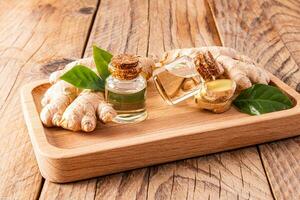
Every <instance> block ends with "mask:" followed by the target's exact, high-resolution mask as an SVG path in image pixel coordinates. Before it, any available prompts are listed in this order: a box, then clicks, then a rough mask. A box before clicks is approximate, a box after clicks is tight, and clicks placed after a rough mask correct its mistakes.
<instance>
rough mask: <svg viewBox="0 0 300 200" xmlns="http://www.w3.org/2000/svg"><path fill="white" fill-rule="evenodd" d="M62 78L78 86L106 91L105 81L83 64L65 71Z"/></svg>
mask: <svg viewBox="0 0 300 200" xmlns="http://www.w3.org/2000/svg"><path fill="white" fill-rule="evenodd" d="M60 79H62V80H64V81H66V82H68V83H70V84H72V85H74V86H75V87H78V88H82V89H91V90H97V91H104V84H105V81H104V80H102V79H101V78H100V77H99V76H98V75H97V74H96V73H95V72H93V71H92V70H91V69H89V68H88V67H85V66H83V65H76V66H75V67H73V68H72V69H70V70H69V71H67V72H66V73H64V74H63V75H62V76H61V77H60Z"/></svg>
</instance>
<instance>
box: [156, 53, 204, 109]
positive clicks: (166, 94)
mask: <svg viewBox="0 0 300 200" xmlns="http://www.w3.org/2000/svg"><path fill="white" fill-rule="evenodd" d="M153 80H154V83H155V85H156V88H157V90H158V91H159V93H160V95H161V96H162V97H163V99H164V100H165V101H166V102H167V103H168V104H170V105H172V104H177V103H179V102H181V101H183V100H185V99H187V98H189V97H192V96H194V95H195V94H197V92H198V91H199V90H200V89H201V87H202V84H201V83H203V82H204V81H203V79H202V77H201V76H200V74H199V73H198V71H197V69H196V66H195V63H194V61H193V59H192V58H190V57H189V56H182V57H180V58H178V59H176V60H175V61H174V62H172V63H169V64H166V65H164V66H163V67H161V68H158V69H156V70H155V71H154V72H153Z"/></svg>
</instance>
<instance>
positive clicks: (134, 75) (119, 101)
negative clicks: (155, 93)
mask: <svg viewBox="0 0 300 200" xmlns="http://www.w3.org/2000/svg"><path fill="white" fill-rule="evenodd" d="M109 71H110V72H111V75H110V76H109V77H108V78H107V79H106V85H105V97H106V101H107V102H108V103H110V104H111V105H112V106H113V108H114V109H115V110H116V112H117V116H116V117H115V118H114V121H115V122H117V123H133V122H140V121H143V120H144V119H146V118H147V111H146V90H147V81H146V80H145V78H144V77H143V76H141V75H140V71H141V69H140V67H139V65H138V58H137V57H136V56H133V55H128V54H121V55H117V56H114V57H113V58H112V60H111V63H110V64H109Z"/></svg>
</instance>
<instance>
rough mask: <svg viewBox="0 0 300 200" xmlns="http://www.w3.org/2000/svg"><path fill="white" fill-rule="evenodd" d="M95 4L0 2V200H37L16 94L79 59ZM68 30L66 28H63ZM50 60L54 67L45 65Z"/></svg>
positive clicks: (37, 186) (32, 164) (34, 171)
mask: <svg viewBox="0 0 300 200" xmlns="http://www.w3.org/2000/svg"><path fill="white" fill-rule="evenodd" d="M95 5H96V1H95V0H88V1H79V0H76V1H72V2H70V1H66V0H63V1H54V0H28V1H17V0H16V1H15V0H11V1H0V13H1V17H0V35H1V37H0V57H1V59H0V93H1V95H0V119H1V126H0V137H1V139H0V146H1V148H0V163H1V164H0V199H1V198H2V199H36V198H37V197H38V195H39V192H40V189H41V184H42V177H41V175H40V173H39V170H38V167H37V164H36V161H35V158H34V154H33V151H32V147H31V143H30V140H29V137H28V134H27V128H26V125H25V122H24V120H23V115H22V111H21V105H20V98H19V96H20V95H19V89H20V88H21V87H22V85H24V84H25V83H27V82H29V81H32V80H37V79H40V78H42V77H44V78H45V77H46V76H48V74H49V72H50V71H53V70H55V69H56V68H57V67H59V64H62V63H65V60H68V59H67V58H70V57H73V56H74V57H78V56H80V55H81V51H82V48H83V47H84V44H85V38H86V36H87V33H88V29H89V24H90V21H91V17H92V15H91V14H88V13H86V12H83V11H82V10H80V9H81V8H85V9H88V10H91V11H93V9H94V8H95ZM62 27H66V28H62ZM49 61H52V65H45V63H47V62H49Z"/></svg>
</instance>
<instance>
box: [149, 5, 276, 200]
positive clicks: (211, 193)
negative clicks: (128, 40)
mask: <svg viewBox="0 0 300 200" xmlns="http://www.w3.org/2000/svg"><path fill="white" fill-rule="evenodd" d="M150 10H157V12H156V13H157V16H155V14H154V15H153V16H152V15H150V27H151V28H150V37H149V54H159V53H161V52H163V51H164V50H168V49H171V48H178V47H180V48H183V47H191V46H201V45H221V42H220V41H219V38H218V37H217V36H215V35H216V30H215V24H214V22H213V20H212V16H211V13H210V12H209V9H208V5H207V4H206V3H205V1H163V2H162V1H151V2H150ZM153 27H154V28H153ZM155 27H157V28H156V29H155ZM159 41H160V42H159ZM148 197H149V199H249V198H253V199H272V194H271V192H270V188H269V185H268V182H267V179H266V175H265V173H264V170H263V167H262V164H261V160H260V158H259V155H258V152H257V149H256V148H248V149H243V150H238V151H232V152H226V153H220V154H215V155H211V156H205V157H199V158H195V159H188V160H184V161H179V162H175V163H170V164H168V165H161V166H156V167H151V168H150V178H149V189H148Z"/></svg>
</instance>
